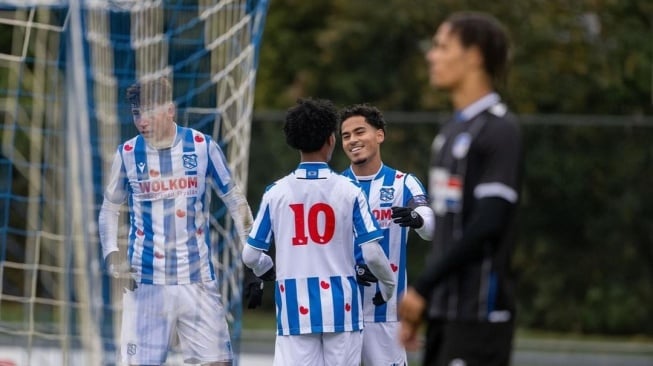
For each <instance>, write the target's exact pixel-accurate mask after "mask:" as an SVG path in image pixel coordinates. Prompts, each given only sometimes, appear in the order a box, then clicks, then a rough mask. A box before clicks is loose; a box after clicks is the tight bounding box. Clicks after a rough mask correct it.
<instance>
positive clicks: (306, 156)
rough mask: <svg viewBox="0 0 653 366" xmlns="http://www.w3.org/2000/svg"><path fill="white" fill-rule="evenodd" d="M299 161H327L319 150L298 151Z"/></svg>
mask: <svg viewBox="0 0 653 366" xmlns="http://www.w3.org/2000/svg"><path fill="white" fill-rule="evenodd" d="M299 155H300V160H299V161H300V162H302V163H326V162H328V159H327V156H325V155H324V153H322V152H321V151H315V152H310V153H307V152H300V153H299Z"/></svg>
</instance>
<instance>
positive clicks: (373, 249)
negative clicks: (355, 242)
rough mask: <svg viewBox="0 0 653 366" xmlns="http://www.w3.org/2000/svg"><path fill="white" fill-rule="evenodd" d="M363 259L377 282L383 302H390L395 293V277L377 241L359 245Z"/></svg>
mask: <svg viewBox="0 0 653 366" xmlns="http://www.w3.org/2000/svg"><path fill="white" fill-rule="evenodd" d="M360 248H361V252H362V253H363V259H364V260H365V263H366V264H367V267H368V268H369V269H370V271H371V272H372V274H373V275H374V276H375V277H376V278H377V279H378V281H379V289H380V290H381V295H382V296H383V300H384V301H388V300H390V298H392V295H393V294H394V291H395V286H396V285H397V284H396V281H395V276H394V274H393V273H392V269H391V268H390V261H389V260H388V257H386V255H385V253H384V252H383V248H381V245H379V242H378V241H376V240H375V241H371V242H367V243H363V244H361V245H360Z"/></svg>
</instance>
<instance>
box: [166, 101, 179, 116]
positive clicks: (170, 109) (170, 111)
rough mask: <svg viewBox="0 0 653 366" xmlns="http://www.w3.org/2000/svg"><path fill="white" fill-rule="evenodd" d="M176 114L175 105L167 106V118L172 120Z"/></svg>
mask: <svg viewBox="0 0 653 366" xmlns="http://www.w3.org/2000/svg"><path fill="white" fill-rule="evenodd" d="M176 114H177V108H176V107H175V103H170V104H168V116H169V117H171V118H173V119H174V118H175V115H176Z"/></svg>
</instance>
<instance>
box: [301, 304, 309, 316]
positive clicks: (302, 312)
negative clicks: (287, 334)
mask: <svg viewBox="0 0 653 366" xmlns="http://www.w3.org/2000/svg"><path fill="white" fill-rule="evenodd" d="M299 312H300V313H301V314H302V315H306V314H308V308H305V307H303V306H300V307H299Z"/></svg>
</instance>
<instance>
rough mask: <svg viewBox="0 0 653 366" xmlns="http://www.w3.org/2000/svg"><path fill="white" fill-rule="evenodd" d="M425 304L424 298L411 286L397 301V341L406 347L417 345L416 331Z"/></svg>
mask: <svg viewBox="0 0 653 366" xmlns="http://www.w3.org/2000/svg"><path fill="white" fill-rule="evenodd" d="M426 304H427V303H426V299H425V298H423V297H422V295H420V294H419V293H418V292H417V291H415V289H414V288H412V287H409V288H408V289H407V290H406V291H405V292H404V295H403V297H402V298H401V300H400V301H399V307H398V309H397V315H399V320H400V321H401V331H400V332H399V341H400V342H401V343H402V344H403V345H404V346H405V347H407V348H411V349H412V348H414V347H416V345H418V340H417V333H418V330H419V325H420V323H421V322H422V315H423V314H424V311H425V310H426Z"/></svg>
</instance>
